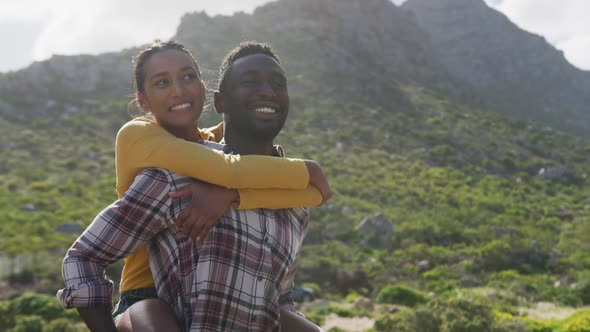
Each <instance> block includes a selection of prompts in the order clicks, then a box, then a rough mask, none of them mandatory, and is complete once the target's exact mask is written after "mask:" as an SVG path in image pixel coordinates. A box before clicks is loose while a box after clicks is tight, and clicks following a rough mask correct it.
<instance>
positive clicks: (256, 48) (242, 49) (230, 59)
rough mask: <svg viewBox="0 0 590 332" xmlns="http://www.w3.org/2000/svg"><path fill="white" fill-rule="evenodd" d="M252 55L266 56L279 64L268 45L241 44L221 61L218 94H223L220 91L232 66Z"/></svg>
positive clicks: (256, 43) (279, 61)
mask: <svg viewBox="0 0 590 332" xmlns="http://www.w3.org/2000/svg"><path fill="white" fill-rule="evenodd" d="M253 54H264V55H268V56H269V57H271V58H273V59H275V61H276V62H278V63H279V64H280V63H281V60H280V59H279V56H278V55H277V54H276V53H275V51H274V50H273V48H272V47H271V46H270V45H269V44H266V43H259V42H256V41H245V42H242V43H240V45H238V46H237V47H236V48H234V49H233V50H231V51H229V53H228V54H227V55H226V56H225V58H224V59H223V62H222V63H221V67H219V87H218V89H217V90H218V91H219V92H223V90H222V89H223V88H224V86H225V81H226V80H227V76H228V75H229V71H230V68H231V66H232V64H233V63H234V62H236V61H237V60H238V59H241V58H244V57H246V56H248V55H253Z"/></svg>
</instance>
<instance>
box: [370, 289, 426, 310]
mask: <svg viewBox="0 0 590 332" xmlns="http://www.w3.org/2000/svg"><path fill="white" fill-rule="evenodd" d="M376 300H377V303H382V304H383V303H385V304H400V305H405V306H408V307H414V306H416V305H417V304H420V303H425V302H426V301H427V297H426V296H425V295H424V294H422V293H421V292H419V291H417V290H414V289H412V288H409V287H406V286H394V285H389V286H385V287H384V288H383V289H381V291H380V292H379V294H377V299H376Z"/></svg>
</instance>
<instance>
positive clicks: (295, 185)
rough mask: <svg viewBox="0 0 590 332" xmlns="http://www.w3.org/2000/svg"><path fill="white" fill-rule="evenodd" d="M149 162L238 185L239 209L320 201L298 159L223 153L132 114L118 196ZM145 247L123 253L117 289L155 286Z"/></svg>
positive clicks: (207, 134)
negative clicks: (122, 265)
mask: <svg viewBox="0 0 590 332" xmlns="http://www.w3.org/2000/svg"><path fill="white" fill-rule="evenodd" d="M222 131H223V125H222V124H220V125H218V126H216V127H213V128H210V129H205V130H200V135H201V138H202V139H204V140H217V141H219V140H220V139H221V136H222ZM148 167H160V168H166V169H169V170H171V171H173V172H175V173H179V174H183V175H186V176H190V177H193V178H198V179H200V180H203V181H206V182H209V183H213V184H217V185H220V186H224V187H227V188H235V189H238V191H239V193H240V204H239V206H238V207H237V208H238V209H253V208H269V209H278V208H287V207H298V206H316V205H319V204H320V203H321V202H322V196H321V194H320V193H319V191H318V190H316V189H315V188H313V187H311V186H309V185H308V182H309V174H308V172H307V167H306V166H305V164H304V162H303V161H302V160H299V159H289V158H275V157H269V156H255V155H248V156H239V155H227V154H223V153H222V152H221V151H215V150H211V149H209V148H207V147H205V146H203V145H201V144H198V143H193V142H189V141H185V140H183V139H180V138H178V137H176V136H174V135H172V134H170V133H169V132H168V131H166V130H165V129H164V128H162V127H160V126H159V125H157V124H156V123H155V122H153V121H152V120H150V119H148V118H137V119H134V120H132V121H129V122H127V123H126V124H125V125H124V126H123V127H122V128H121V129H120V130H119V133H118V134H117V140H116V168H117V193H118V195H119V197H123V194H124V193H125V192H126V191H127V190H128V189H129V187H130V186H131V184H132V183H133V180H134V179H135V177H136V176H137V175H138V174H139V172H141V170H143V169H145V168H148ZM277 170H280V172H277ZM272 188H274V189H272ZM147 252H148V250H147V245H143V246H141V247H140V248H139V249H137V250H136V251H135V252H134V253H133V254H131V255H129V256H128V257H127V258H125V266H124V267H123V274H122V276H121V285H120V291H121V292H124V291H128V290H131V289H138V288H149V287H154V280H153V276H152V273H151V271H150V267H149V261H148V254H147Z"/></svg>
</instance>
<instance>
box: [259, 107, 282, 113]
mask: <svg viewBox="0 0 590 332" xmlns="http://www.w3.org/2000/svg"><path fill="white" fill-rule="evenodd" d="M254 112H258V113H276V112H277V110H275V109H274V108H270V107H259V108H256V109H255V110H254Z"/></svg>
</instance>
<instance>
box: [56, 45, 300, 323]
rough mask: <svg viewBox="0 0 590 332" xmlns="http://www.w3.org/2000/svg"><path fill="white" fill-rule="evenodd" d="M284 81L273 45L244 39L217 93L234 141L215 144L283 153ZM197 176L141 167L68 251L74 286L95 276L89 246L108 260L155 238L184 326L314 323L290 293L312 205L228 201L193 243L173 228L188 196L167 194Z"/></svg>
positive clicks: (166, 285)
mask: <svg viewBox="0 0 590 332" xmlns="http://www.w3.org/2000/svg"><path fill="white" fill-rule="evenodd" d="M286 83H287V81H286V78H285V74H284V71H283V69H282V68H281V66H280V64H279V61H278V57H277V56H276V55H275V54H274V52H273V51H272V49H270V48H269V47H268V46H266V45H263V44H257V43H246V44H242V45H240V47H238V48H237V49H236V50H235V51H233V52H231V53H230V54H229V55H228V57H226V60H225V61H224V65H223V66H222V70H221V79H220V87H219V91H218V92H216V93H215V100H214V102H215V107H216V109H217V111H218V112H219V113H222V114H223V115H224V123H225V133H224V134H225V144H226V145H225V146H220V145H216V144H213V143H208V145H209V146H210V147H212V148H219V149H223V150H224V151H225V152H228V153H239V154H242V155H247V154H258V155H273V154H274V155H281V154H282V150H281V149H277V148H275V147H274V146H273V139H274V137H276V135H277V134H278V133H279V132H280V130H281V128H282V127H283V125H284V123H285V120H286V118H287V114H288V111H289V96H288V91H287V84H286ZM194 181H195V180H193V179H191V178H187V177H183V176H180V175H178V174H174V173H172V172H170V171H167V170H163V169H150V170H146V171H144V172H142V174H141V175H140V176H138V177H137V179H136V181H135V183H134V184H133V186H132V187H131V189H130V191H129V192H128V193H127V195H126V196H125V198H124V199H123V201H118V202H117V203H115V204H114V205H112V206H111V207H109V208H107V209H106V210H105V211H103V213H101V215H99V217H97V219H95V222H93V224H92V225H91V226H90V227H89V230H87V232H85V234H86V235H84V234H83V235H82V237H81V238H80V239H79V240H78V241H77V243H76V244H74V246H73V247H72V249H70V251H69V254H68V257H70V258H68V257H66V259H65V260H64V277H65V279H66V284H69V283H76V282H79V280H80V279H81V278H85V277H87V276H86V275H84V273H85V267H84V265H83V263H81V262H83V261H84V254H83V253H84V252H85V251H89V250H90V248H91V250H95V251H99V252H100V251H102V252H101V253H100V254H99V255H94V254H93V259H95V260H98V261H101V263H102V264H106V263H109V262H111V261H114V260H117V259H119V258H120V257H123V256H125V255H127V254H128V253H130V252H132V251H133V250H134V249H135V248H137V246H138V245H140V244H141V243H140V242H145V241H150V243H151V245H150V266H151V269H152V272H153V274H154V281H155V284H156V288H157V293H158V297H159V298H160V299H162V300H163V301H164V302H166V303H167V304H168V305H169V306H170V307H171V308H172V310H173V312H174V313H175V315H176V317H177V319H178V320H179V323H180V327H181V329H182V330H189V329H190V330H191V331H246V330H253V331H269V330H279V329H280V324H279V317H280V316H281V315H282V316H283V317H282V318H283V320H286V321H290V322H294V323H296V324H300V325H297V326H306V325H307V327H310V324H309V323H308V322H306V321H302V320H300V319H298V318H297V316H295V315H293V314H292V312H294V307H293V302H292V299H291V297H290V296H291V286H292V283H293V275H294V272H295V266H296V255H297V252H298V250H299V247H300V245H301V243H302V241H303V238H304V235H305V232H306V230H307V223H308V216H309V215H308V211H307V210H306V209H283V210H276V211H274V210H250V211H237V210H234V209H229V210H228V211H227V212H226V214H225V216H224V217H222V218H221V220H220V221H219V222H218V223H217V224H215V225H214V226H213V228H212V229H211V230H210V232H209V234H208V235H207V236H206V237H205V238H203V239H202V240H199V241H191V240H189V239H187V238H186V237H185V236H183V235H182V234H181V232H180V231H179V230H178V229H176V228H175V227H174V226H173V225H174V220H175V218H176V217H177V216H178V214H179V213H180V211H182V209H183V207H184V206H185V205H186V204H187V203H188V200H181V201H177V200H172V199H171V198H170V197H169V196H168V193H169V192H170V191H176V190H179V189H181V188H182V187H184V186H186V185H188V184H190V183H192V182H194ZM146 202H149V203H146ZM113 218H117V219H121V220H117V221H118V224H117V225H116V227H115V226H113V225H112V224H109V223H108V222H106V221H105V220H109V219H113ZM97 220H98V221H99V222H97ZM100 221H103V222H100ZM119 221H121V222H122V223H123V224H122V225H121V223H120V222H119ZM92 234H100V235H102V234H108V236H109V239H110V241H111V243H117V244H119V245H118V246H117V247H114V246H109V247H106V248H102V246H101V241H102V239H101V236H93V235H92ZM138 239H139V240H138ZM70 253H72V254H71V255H70ZM80 253H82V254H80ZM97 257H100V258H97ZM67 266H69V268H66V267H67ZM105 282H107V281H106V280H105ZM67 295H68V294H67V291H65V292H62V297H63V298H67ZM60 298H61V297H60ZM89 301H91V300H89ZM105 330H106V329H105Z"/></svg>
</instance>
